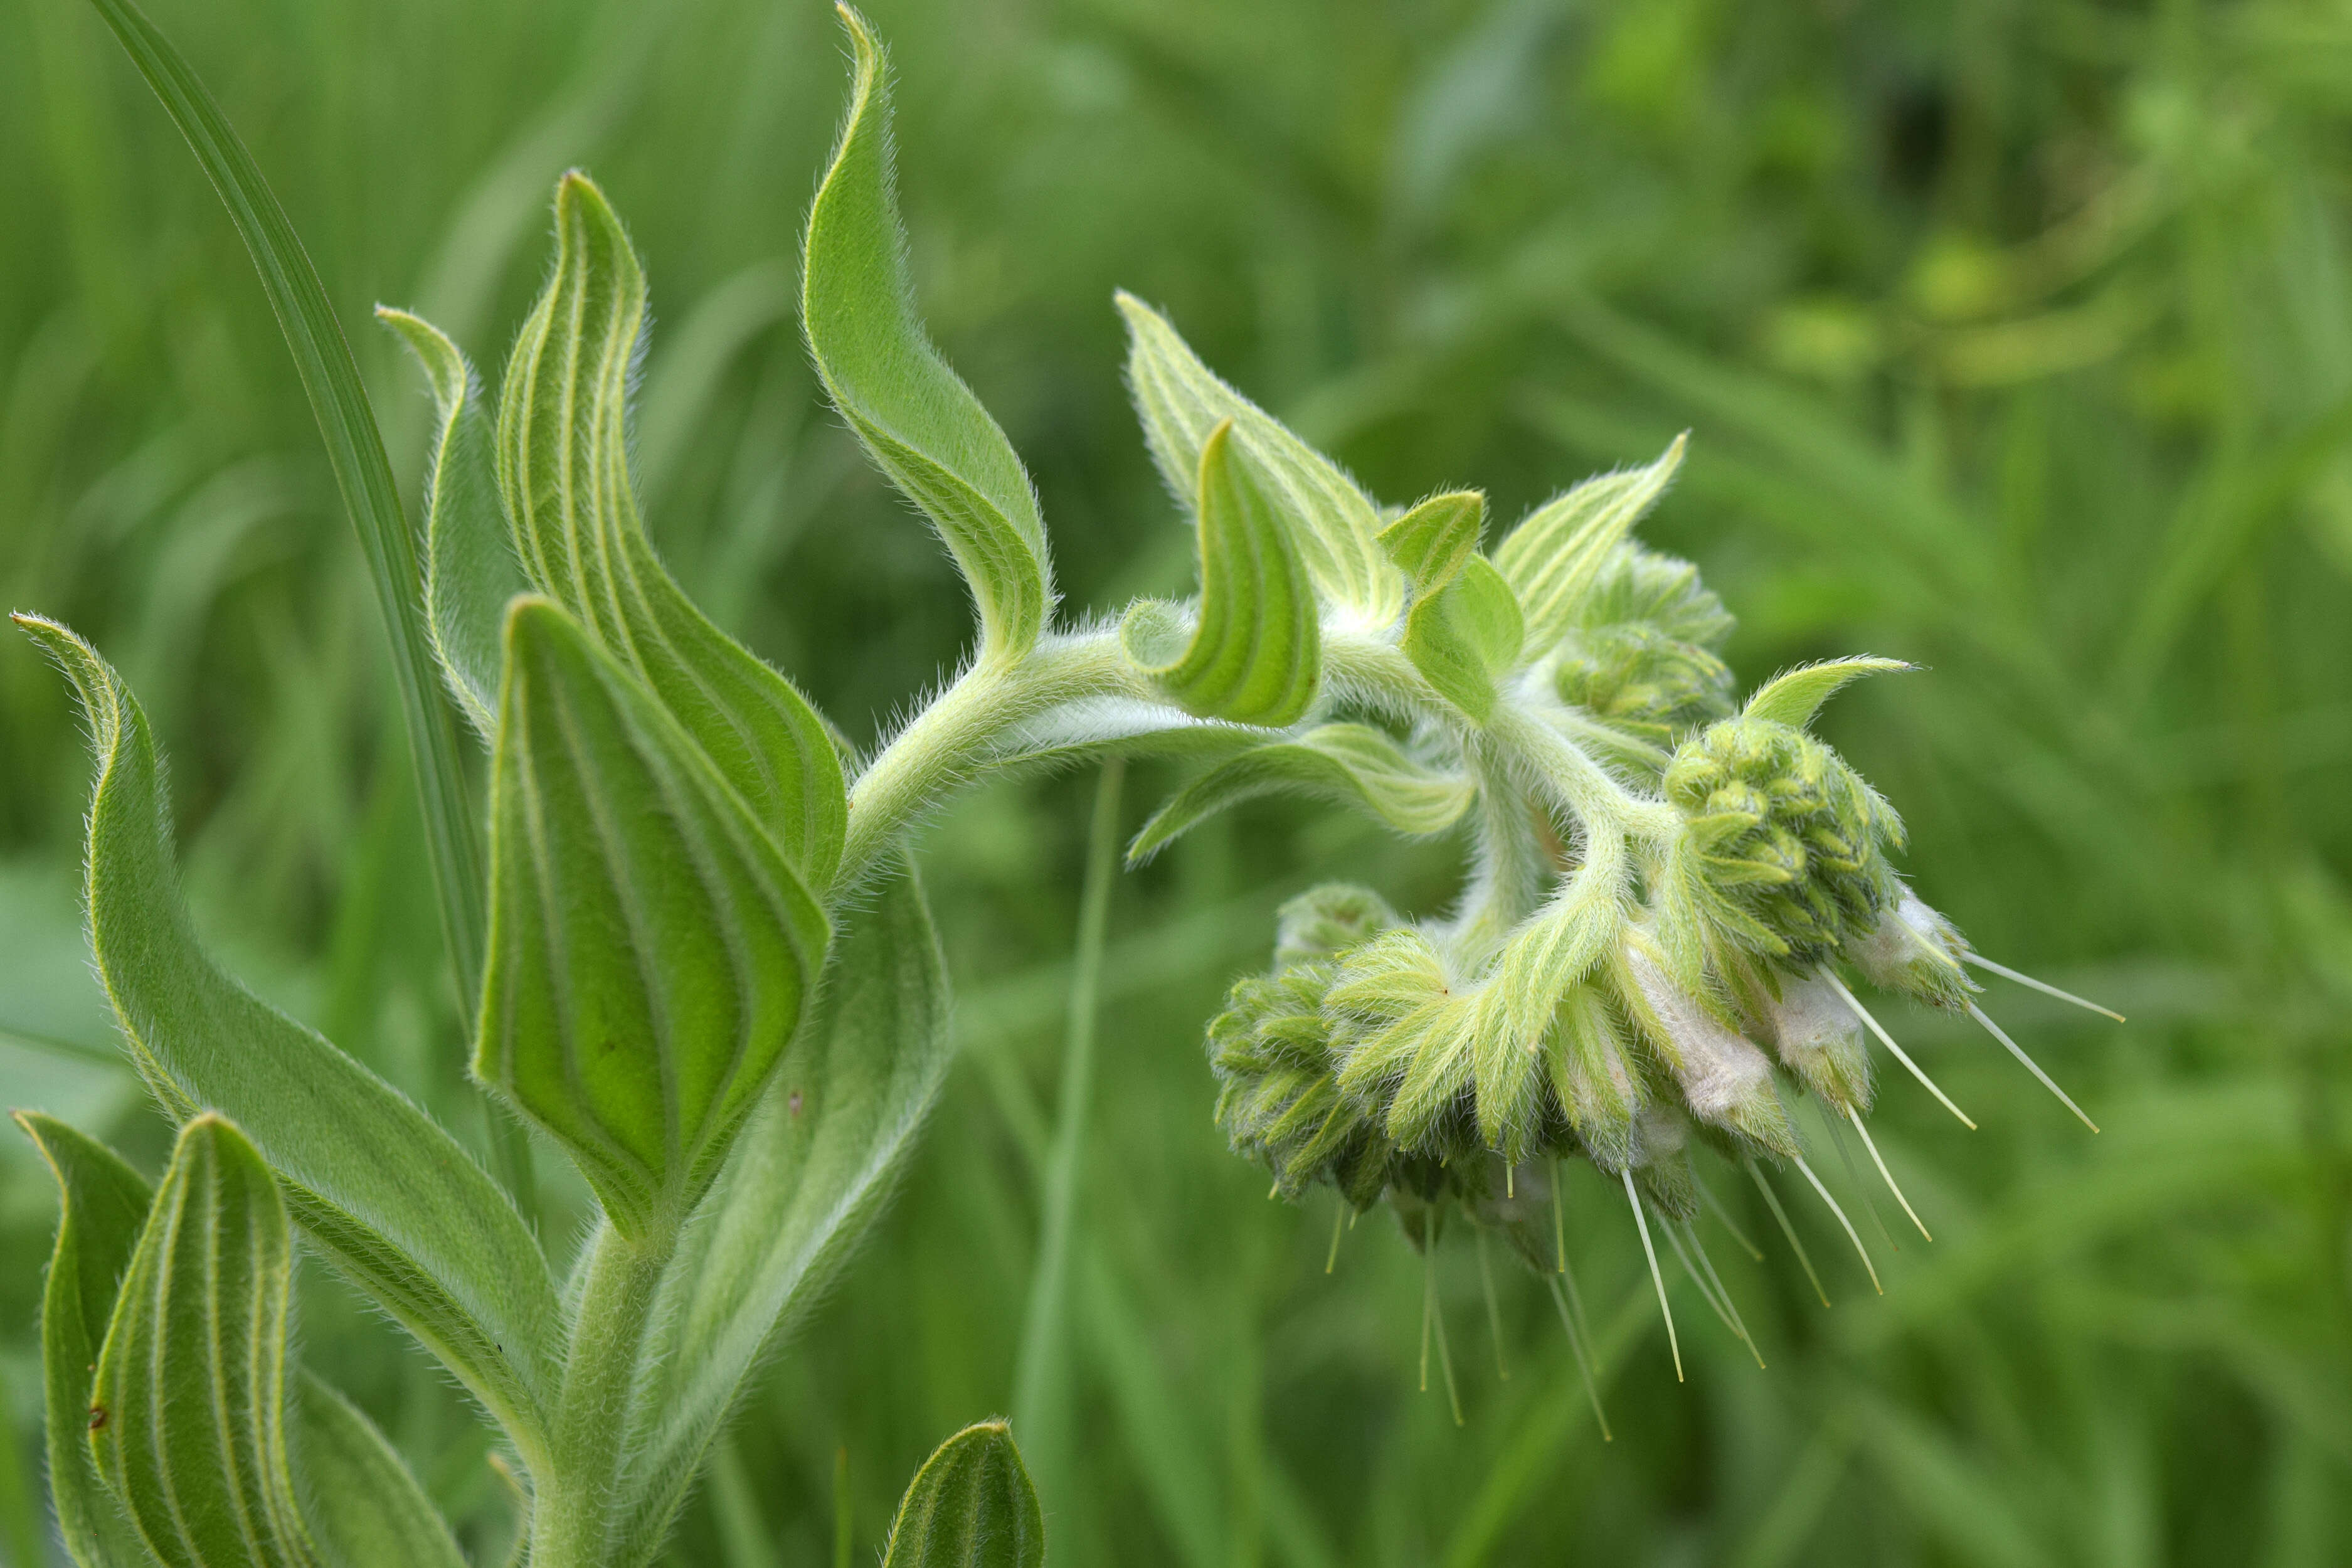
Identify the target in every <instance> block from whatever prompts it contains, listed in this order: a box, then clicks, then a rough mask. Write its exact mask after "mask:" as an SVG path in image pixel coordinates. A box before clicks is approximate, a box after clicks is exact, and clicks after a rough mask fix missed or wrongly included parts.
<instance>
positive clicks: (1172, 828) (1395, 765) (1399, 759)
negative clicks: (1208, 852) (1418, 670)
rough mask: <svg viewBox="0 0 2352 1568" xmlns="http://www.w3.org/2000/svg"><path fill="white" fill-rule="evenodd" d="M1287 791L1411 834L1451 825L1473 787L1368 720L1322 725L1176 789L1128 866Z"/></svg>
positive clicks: (1133, 848) (1134, 846)
mask: <svg viewBox="0 0 2352 1568" xmlns="http://www.w3.org/2000/svg"><path fill="white" fill-rule="evenodd" d="M1284 791H1288V792H1291V793H1295V794H1298V795H1307V796H1310V797H1312V798H1315V799H1318V800H1328V801H1333V802H1336V803H1337V804H1339V805H1349V806H1354V807H1355V808H1356V809H1358V810H1360V811H1361V812H1363V813H1364V814H1365V815H1366V816H1370V817H1373V818H1375V819H1376V820H1378V821H1380V822H1383V823H1385V824H1387V825H1388V826H1391V827H1392V828H1394V829H1396V831H1398V832H1399V833H1404V834H1410V835H1412V836H1413V837H1423V836H1424V835H1427V834H1432V833H1443V832H1444V831H1445V830H1446V829H1447V828H1449V827H1451V826H1454V823H1455V822H1457V821H1459V820H1460V819H1461V816H1462V814H1463V812H1464V811H1465V810H1467V809H1468V808H1469V805H1470V802H1471V799H1472V798H1473V796H1474V795H1475V793H1476V792H1475V791H1474V790H1473V789H1472V788H1471V785H1470V781H1469V780H1468V779H1466V778H1464V777H1463V776H1462V775H1461V774H1459V773H1440V772H1438V771H1437V770H1435V769H1433V768H1430V767H1426V766H1423V764H1422V763H1417V762H1415V761H1413V759H1412V758H1411V757H1409V756H1407V755H1406V754H1405V752H1404V748H1403V747H1402V746H1400V745H1398V744H1397V743H1396V742H1395V741H1393V740H1391V738H1390V737H1389V736H1388V735H1387V734H1386V733H1385V732H1383V731H1380V730H1376V729H1374V728H1372V727H1371V726H1370V725H1369V724H1322V725H1318V726H1317V727H1316V728H1314V729H1312V730H1309V731H1307V733H1305V734H1303V735H1301V736H1299V737H1298V739H1297V740H1295V741H1276V742H1270V743H1268V744H1266V745H1263V746H1257V747H1255V748H1253V749H1251V750H1249V751H1246V752H1243V753H1241V754H1240V755H1239V756H1236V757H1229V758H1227V759H1225V760H1224V761H1223V762H1222V763H1218V764H1217V765H1216V766H1215V767H1213V768H1212V769H1210V770H1209V771H1208V772H1207V773H1203V774H1202V775H1201V776H1200V777H1199V778H1197V779H1195V780H1193V781H1192V783H1191V784H1187V785H1185V786H1184V787H1183V788H1182V789H1181V790H1179V791H1178V792H1177V793H1176V795H1175V797H1174V798H1173V799H1171V800H1170V801H1169V802H1168V804H1167V805H1163V806H1161V807H1160V809H1159V810H1158V811H1157V812H1155V813H1153V814H1152V817H1151V820H1150V821H1149V822H1147V823H1145V824H1144V825H1143V829H1142V831H1141V832H1139V833H1138V834H1137V835H1136V836H1135V840H1134V842H1133V843H1131V844H1129V846H1128V847H1127V859H1128V864H1129V865H1130V866H1132V865H1136V864H1139V862H1141V861H1144V860H1148V859H1150V858H1151V857H1152V856H1154V855H1156V854H1158V853H1159V852H1160V848H1161V847H1162V846H1164V845H1166V844H1168V843H1169V842H1170V841H1171V840H1172V839H1174V838H1175V837H1177V836H1178V835H1179V834H1181V833H1184V832H1186V831H1187V830H1189V829H1190V828H1192V826H1194V825H1195V824H1196V823H1199V822H1201V821H1202V820H1203V819H1204V818H1206V817H1209V816H1213V815H1214V814H1216V813H1217V812H1220V811H1223V810H1224V809H1225V808H1226V807H1227V806H1230V805H1239V804H1241V803H1242V802H1243V801H1245V800H1251V799H1254V798H1255V797H1256V796H1258V795H1274V794H1277V793H1281V792H1284Z"/></svg>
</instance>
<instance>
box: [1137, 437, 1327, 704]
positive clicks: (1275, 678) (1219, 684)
mask: <svg viewBox="0 0 2352 1568" xmlns="http://www.w3.org/2000/svg"><path fill="white" fill-rule="evenodd" d="M1233 428H1234V427H1233V423H1232V421H1230V420H1228V421H1226V422H1225V423H1224V424H1223V425H1220V426H1217V428H1216V429H1215V430H1214V431H1213V432H1212V433H1211V435H1210V437H1209V439H1208V443H1207V445H1205V446H1203V447H1202V448H1201V475H1200V497H1201V528H1200V542H1201V600H1200V613H1199V614H1198V615H1197V616H1195V617H1194V618H1193V621H1192V626H1191V628H1190V630H1189V632H1188V631H1187V629H1186V628H1185V627H1184V626H1183V625H1182V624H1181V621H1180V620H1179V619H1178V618H1177V616H1176V615H1175V614H1174V612H1173V611H1172V610H1171V608H1170V607H1168V606H1166V605H1160V604H1156V603H1153V602H1150V601H1146V602H1145V603H1143V604H1141V605H1138V606H1137V607H1136V608H1135V609H1133V610H1130V611H1129V613H1128V616H1127V619H1126V620H1125V622H1124V623H1122V625H1121V626H1120V627H1119V635H1120V637H1121V638H1122V640H1123V641H1124V642H1125V644H1126V647H1127V651H1128V654H1129V657H1130V658H1133V659H1134V660H1135V661H1136V663H1137V664H1138V665H1139V667H1141V668H1142V669H1143V671H1144V673H1145V674H1147V675H1149V676H1150V677H1151V679H1153V680H1154V681H1155V682H1156V683H1157V684H1158V685H1159V687H1160V689H1161V690H1163V691H1165V692H1166V693H1167V694H1168V695H1169V696H1170V697H1171V699H1173V700H1175V701H1176V702H1177V703H1178V704H1179V705H1180V706H1181V707H1182V708H1184V709H1185V710H1188V711H1190V712H1192V713H1197V714H1200V715H1201V716H1202V717H1203V718H1208V719H1229V720H1232V721H1234V722H1235V723H1237V724H1261V725H1266V726H1269V727H1276V728H1278V727H1280V726H1282V725H1285V724H1290V723H1295V722H1297V721H1298V719H1299V718H1300V717H1302V716H1303V715H1304V714H1305V713H1306V711H1307V708H1308V706H1309V705H1311V704H1312V703H1313V702H1314V700H1315V694H1316V691H1317V689H1318V688H1319V687H1320V685H1321V684H1322V679H1323V643H1322V631H1321V626H1320V624H1319V623H1318V621H1317V619H1316V614H1315V592H1314V589H1313V587H1312V586H1311V585H1310V584H1308V582H1307V574H1306V573H1305V571H1304V570H1302V569H1301V567H1300V564H1299V559H1298V550H1297V544H1296V542H1294V540H1293V537H1292V533H1291V531H1290V530H1289V529H1288V528H1286V527H1285V526H1284V524H1283V521H1282V519H1281V517H1280V516H1279V515H1278V514H1277V512H1276V510H1275V507H1274V504H1273V502H1272V500H1270V499H1269V497H1268V496H1267V494H1266V491H1265V486H1264V485H1263V484H1262V483H1261V482H1260V478H1259V475H1258V474H1257V473H1256V472H1255V468H1254V467H1253V465H1252V464H1251V462H1250V460H1249V459H1248V458H1246V457H1244V455H1243V454H1242V452H1241V451H1240V450H1239V449H1238V447H1237V443H1236V442H1235V440H1234V437H1233Z"/></svg>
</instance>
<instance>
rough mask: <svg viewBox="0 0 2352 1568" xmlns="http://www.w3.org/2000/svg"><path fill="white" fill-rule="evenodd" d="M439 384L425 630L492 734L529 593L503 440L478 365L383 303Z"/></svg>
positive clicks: (429, 480) (472, 714)
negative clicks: (505, 658)
mask: <svg viewBox="0 0 2352 1568" xmlns="http://www.w3.org/2000/svg"><path fill="white" fill-rule="evenodd" d="M375 314H376V319H377V320H378V321H382V322H383V323H384V325H386V326H388V327H390V328H392V330H393V331H396V332H398V333H399V334H400V336H401V341H402V342H405V343H406V344H407V345H408V347H409V350H410V352H412V353H415V355H416V363H418V364H419V365H421V366H422V367H423V368H424V371H425V384H427V385H428V386H430V387H431V388H432V392H433V407H434V416H435V419H436V425H437V428H436V433H435V435H434V437H433V460H432V463H431V466H430V467H429V468H428V469H427V470H426V473H425V631H426V632H427V634H428V635H430V636H431V637H432V639H433V656H434V657H435V658H437V659H439V660H440V661H441V675H442V678H443V679H446V681H447V682H448V683H449V690H450V692H451V693H452V694H453V695H454V696H456V698H457V705H458V706H459V707H460V708H463V709H464V710H465V712H466V717H467V719H469V720H471V721H473V725H474V728H475V730H476V731H478V733H479V734H480V735H481V737H482V738H483V740H485V741H488V739H489V737H490V733H491V731H492V730H493V729H494V728H495V727H496V725H497V723H498V709H499V626H500V625H501V624H502V623H503V622H504V620H505V616H506V607H507V601H508V600H509V599H511V598H513V597H514V596H515V595H517V594H520V593H521V592H522V591H523V580H522V567H521V566H520V564H519V563H517V562H516V560H515V554H514V545H513V544H512V542H510V541H509V539H508V537H507V520H506V513H505V511H504V510H503V509H502V508H500V506H499V476H498V457H497V441H496V435H495V432H494V431H493V430H492V429H491V426H490V419H489V416H488V414H486V413H484V412H483V409H482V396H481V384H480V383H479V382H478V381H477V380H476V379H475V378H474V367H473V366H471V365H469V364H467V363H466V356H465V355H464V354H463V353H460V352H459V350H458V348H457V344H456V343H453V342H450V341H449V338H448V335H447V334H446V333H445V332H443V331H441V329H439V328H438V327H436V326H434V325H433V324H432V323H431V322H429V321H424V320H423V319H421V318H419V317H416V316H413V315H411V314H409V313H408V312H407V311H405V310H393V309H391V308H390V307H389V306H384V305H379V306H377V307H376V312H375Z"/></svg>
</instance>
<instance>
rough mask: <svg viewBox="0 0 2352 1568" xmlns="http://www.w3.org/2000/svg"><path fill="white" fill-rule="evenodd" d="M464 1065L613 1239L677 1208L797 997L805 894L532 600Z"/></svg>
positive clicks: (655, 710)
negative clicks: (559, 1169)
mask: <svg viewBox="0 0 2352 1568" xmlns="http://www.w3.org/2000/svg"><path fill="white" fill-rule="evenodd" d="M491 773H492V776H491V783H490V963H489V973H488V976H487V978H486V980H485V981H484V986H483V994H482V1017H481V1024H480V1026H479V1027H478V1030H477V1031H476V1038H477V1040H478V1045H477V1047H476V1055H475V1062H474V1070H475V1072H476V1074H477V1075H478V1077H479V1078H480V1079H482V1081H483V1082H485V1083H488V1084H489V1085H491V1086H493V1087H494V1088H496V1089H498V1090H499V1092H501V1093H502V1094H504V1095H505V1096H507V1098H508V1099H509V1100H512V1101H513V1102H514V1104H515V1105H516V1106H517V1107H518V1108H519V1109H520V1110H522V1111H523V1112H524V1114H526V1115H528V1116H529V1117H530V1119H531V1120H532V1121H536V1122H538V1123H539V1125H540V1126H541V1127H542V1128H544V1129H545V1130H546V1131H548V1133H549V1134H550V1135H551V1136H552V1137H553V1138H554V1139H555V1140H556V1141H557V1142H560V1143H562V1145H563V1146H564V1148H565V1150H566V1151H567V1152H569V1153H571V1155H572V1158H573V1160H574V1161H576V1162H577V1163H579V1165H580V1168H581V1171H582V1173H583V1174H584V1175H585V1176H586V1177H587V1178H588V1182H589V1184H590V1185H591V1186H593V1187H594V1188H595V1190H596V1195H597V1197H598V1198H599V1199H601V1200H602V1201H603V1203H604V1210H605V1213H606V1214H607V1215H610V1216H611V1217H612V1220H613V1223H614V1225H615V1226H619V1227H620V1229H621V1230H622V1231H623V1232H624V1233H625V1234H627V1235H629V1236H631V1237H642V1236H644V1235H646V1234H648V1232H650V1231H651V1230H653V1229H655V1228H656V1227H658V1226H667V1225H671V1224H675V1223H676V1222H677V1220H679V1219H681V1218H683V1217H684V1215H685V1214H686V1211H687V1210H688V1209H689V1208H690V1207H692V1205H694V1203H695V1201H696V1200H697V1199H698V1198H699V1197H700V1196H701V1194H702V1193H703V1191H704V1190H705V1188H707V1187H708V1185H709V1182H710V1181H711V1179H712V1178H713V1177H714V1176H715V1175H716V1174H717V1173H718V1169H719V1163H720V1162H721V1161H722V1160H724V1158H725V1157H726V1152H727V1149H728V1146H729V1144H730V1142H732V1141H733V1138H734V1135H735V1132H736V1131H737V1130H738V1129H739V1128H740V1126H741V1125H742V1121H743V1118H744V1117H745V1116H747V1115H748V1114H750V1112H751V1107H752V1105H753V1104H754V1103H755V1102H756V1101H757V1100H758V1098H759V1094H760V1090H761V1087H762V1086H763V1085H764V1084H765V1083H766V1082H767V1079H768V1074H769V1070H770V1069H771V1068H772V1067H774V1065H775V1063H776V1061H777V1059H778V1058H779V1057H781V1056H782V1053H783V1050H784V1047H785V1044H786V1042H788V1041H789V1040H790V1039H791V1038H792V1037H793V1032H794V1030H796V1029H797V1028H798V1027H799V1026H800V1024H801V1021H802V1019H803V1016H805V1014H806V1013H807V1011H808V1006H809V1003H810V1000H811V997H812V994H813V992H814V988H815V980H816V977H817V973H818V971H819V969H820V968H821V967H822V965H823V964H824V948H825V942H826V938H827V934H828V932H827V930H826V926H825V919H824V911H823V910H820V909H819V908H818V907H817V904H816V900H814V898H812V897H811V896H810V894H809V891H808V889H807V888H806V887H805V886H804V885H803V883H802V881H801V879H800V878H799V877H798V876H797V875H796V874H795V873H794V871H793V868H792V866H791V865H790V864H789V863H788V862H787V861H786V860H785V859H784V858H783V856H782V853H781V852H780V851H779V850H778V848H777V847H776V844H775V841H774V840H773V839H772V838H771V837H769V836H768V835H767V834H766V833H765V832H763V831H761V826H760V825H759V824H758V823H757V822H756V821H754V820H753V818H752V816H751V813H750V812H749V811H747V810H746V809H745V807H744V805H743V802H742V800H741V798H740V796H738V795H736V794H735V792H734V791H732V790H730V789H729V788H728V787H727V785H726V784H725V782H724V781H723V780H721V779H720V777H719V774H718V773H717V772H716V771H715V770H714V769H713V768H712V767H711V765H710V763H709V761H708V759H707V758H706V757H705V756H704V755H703V753H702V752H700V751H698V749H697V748H696V747H695V745H694V743H693V742H692V741H690V740H689V739H688V737H687V734H686V732H685V731H683V730H681V729H680V728H679V727H678V725H677V722H676V721H674V720H672V719H671V718H670V716H669V715H668V713H667V712H666V711H664V710H663V709H662V708H661V706H660V705H659V704H658V703H656V701H655V700H654V699H653V696H652V694H651V693H649V692H647V691H646V689H644V688H643V687H641V686H639V685H638V684H637V682H636V681H635V679H632V678H631V677H630V675H629V674H628V672H627V671H625V670H624V669H623V668H620V666H619V665H618V664H617V663H615V662H614V660H613V659H612V658H609V657H607V656H606V655H604V653H602V652H601V651H599V650H598V649H597V648H596V647H595V646H594V645H593V643H591V642H590V641H589V639H588V635H587V634H586V632H584V631H583V630H582V629H581V626H580V624H579V623H578V622H577V621H574V620H573V619H572V617H571V616H568V615H566V614H565V613H564V612H563V611H562V609H561V608H559V607H558V606H556V605H553V604H551V603H550V602H548V601H547V600H545V599H539V598H530V597H526V598H523V599H520V600H517V601H516V603H515V606H514V608H513V609H512V610H511V611H510V612H509V615H508V617H507V665H506V679H505V682H504V686H503V689H502V691H501V693H500V699H499V736H498V747H497V751H496V753H495V758H494V761H493V763H492V768H491Z"/></svg>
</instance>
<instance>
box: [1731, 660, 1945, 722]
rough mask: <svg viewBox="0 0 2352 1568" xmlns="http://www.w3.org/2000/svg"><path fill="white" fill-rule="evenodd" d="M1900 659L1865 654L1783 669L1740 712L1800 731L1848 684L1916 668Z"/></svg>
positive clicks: (1760, 687)
mask: <svg viewBox="0 0 2352 1568" xmlns="http://www.w3.org/2000/svg"><path fill="white" fill-rule="evenodd" d="M1916 668H1918V666H1916V665H1914V664H1906V663H1905V662H1904V661H1903V660H1901V659H1899V658H1870V657H1869V656H1868V655H1866V654H1865V655H1862V656H1860V657H1857V658H1832V659H1828V660H1825V661H1824V662H1822V663H1821V664H1807V665H1800V666H1799V667H1798V668H1795V669H1786V670H1782V671H1781V672H1780V674H1778V675H1776V676H1774V677H1773V678H1772V679H1769V680H1768V681H1766V682H1765V683H1764V684H1763V685H1761V686H1759V687H1758V688H1757V689H1756V695H1755V696H1753V697H1750V698H1749V699H1748V706H1747V707H1745V708H1744V709H1742V710H1740V712H1741V715H1742V716H1743V717H1745V718H1749V719H1769V720H1771V721H1773V722H1774V723H1776V724H1786V725H1788V726H1789V727H1790V729H1792V730H1801V729H1803V728H1804V727H1805V726H1806V725H1808V724H1810V723H1811V722H1812V721H1813V715H1814V714H1816V713H1818V712H1820V711H1821V710H1822V703H1824V702H1827V701H1828V700H1830V699H1831V698H1832V697H1834V696H1836V695H1837V694H1838V692H1839V691H1840V690H1841V689H1843V688H1844V687H1845V686H1846V685H1847V684H1848V683H1849V682H1852V681H1856V680H1859V679H1862V678H1863V677H1864V676H1865V675H1883V674H1887V673H1891V672H1893V671H1895V670H1904V669H1916Z"/></svg>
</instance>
